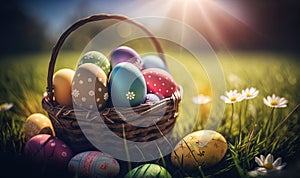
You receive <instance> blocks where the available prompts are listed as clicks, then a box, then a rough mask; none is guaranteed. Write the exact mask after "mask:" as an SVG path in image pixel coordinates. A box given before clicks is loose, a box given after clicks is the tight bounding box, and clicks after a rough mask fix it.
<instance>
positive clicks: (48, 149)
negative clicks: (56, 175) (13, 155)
mask: <svg viewBox="0 0 300 178" xmlns="http://www.w3.org/2000/svg"><path fill="white" fill-rule="evenodd" d="M25 155H26V156H27V158H28V159H29V160H30V161H32V162H33V163H35V164H37V165H41V166H50V167H52V168H59V169H65V168H66V167H67V165H68V162H69V160H70V159H71V158H72V156H73V152H72V150H71V149H70V148H69V147H68V146H67V145H66V144H65V143H64V142H63V141H61V140H60V139H58V138H57V137H53V136H51V135H48V134H39V135H36V136H34V137H32V138H31V139H29V140H28V141H27V142H26V145H25Z"/></svg>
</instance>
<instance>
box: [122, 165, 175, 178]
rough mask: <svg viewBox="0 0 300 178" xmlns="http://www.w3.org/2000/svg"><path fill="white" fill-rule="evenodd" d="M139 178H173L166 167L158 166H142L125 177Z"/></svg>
mask: <svg viewBox="0 0 300 178" xmlns="http://www.w3.org/2000/svg"><path fill="white" fill-rule="evenodd" d="M139 177H149V178H151V177H157V178H172V176H171V174H170V173H169V172H168V171H167V170H166V169H165V168H164V167H162V166H160V165H157V164H143V165H140V166H138V167H136V168H134V169H132V170H131V171H129V172H128V173H127V174H126V175H125V178H139Z"/></svg>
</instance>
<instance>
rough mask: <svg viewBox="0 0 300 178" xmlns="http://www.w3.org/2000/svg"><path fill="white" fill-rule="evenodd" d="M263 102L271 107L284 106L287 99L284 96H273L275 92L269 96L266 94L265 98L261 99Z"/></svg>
mask: <svg viewBox="0 0 300 178" xmlns="http://www.w3.org/2000/svg"><path fill="white" fill-rule="evenodd" d="M263 101H264V104H265V105H267V106H269V107H271V108H285V107H286V106H287V103H288V100H286V99H285V98H283V97H282V98H280V97H279V96H275V94H273V95H272V97H271V96H267V98H264V99H263Z"/></svg>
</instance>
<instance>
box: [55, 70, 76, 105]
mask: <svg viewBox="0 0 300 178" xmlns="http://www.w3.org/2000/svg"><path fill="white" fill-rule="evenodd" d="M74 73H75V71H73V70H72V69H60V70H58V71H57V72H55V73H54V75H53V88H54V97H55V101H56V102H57V103H58V104H60V105H64V106H71V105H72V96H71V90H72V80H73V76H74Z"/></svg>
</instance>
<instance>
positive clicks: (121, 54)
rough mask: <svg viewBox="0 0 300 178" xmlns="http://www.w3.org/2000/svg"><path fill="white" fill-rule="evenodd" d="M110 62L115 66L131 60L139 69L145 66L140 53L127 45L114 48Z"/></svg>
mask: <svg viewBox="0 0 300 178" xmlns="http://www.w3.org/2000/svg"><path fill="white" fill-rule="evenodd" d="M110 62H111V66H112V67H115V66H116V65H117V64H119V63H121V62H129V63H132V64H134V65H135V66H136V67H137V68H138V69H139V70H141V69H142V68H143V62H142V59H141V58H140V56H139V54H138V53H137V52H136V51H135V50H134V49H132V48H130V47H127V46H120V47H118V48H116V49H115V50H113V52H112V53H111V54H110Z"/></svg>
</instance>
